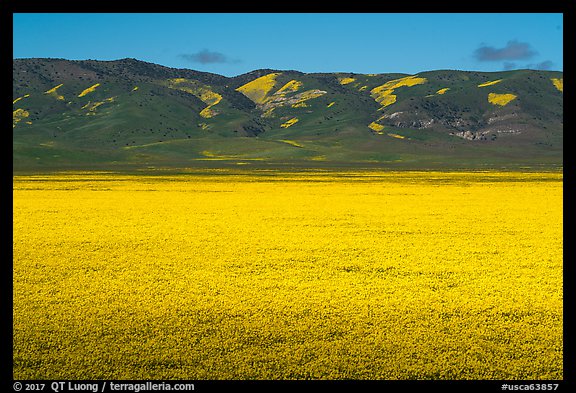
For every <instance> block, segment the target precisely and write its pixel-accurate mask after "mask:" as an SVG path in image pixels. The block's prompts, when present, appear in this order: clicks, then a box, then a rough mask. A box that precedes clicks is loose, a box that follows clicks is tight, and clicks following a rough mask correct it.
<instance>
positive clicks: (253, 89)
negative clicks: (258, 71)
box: [236, 72, 281, 104]
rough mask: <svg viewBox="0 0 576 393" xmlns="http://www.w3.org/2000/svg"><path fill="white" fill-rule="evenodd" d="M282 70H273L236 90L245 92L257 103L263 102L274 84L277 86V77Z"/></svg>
mask: <svg viewBox="0 0 576 393" xmlns="http://www.w3.org/2000/svg"><path fill="white" fill-rule="evenodd" d="M280 74H281V73H280V72H273V73H270V74H268V75H264V76H261V77H260V78H256V79H254V80H253V81H250V82H248V83H246V84H244V85H242V86H240V87H239V88H237V89H236V90H237V91H239V92H240V93H242V94H244V95H245V96H246V97H248V98H249V99H250V100H252V101H253V102H254V103H256V104H263V103H264V102H265V101H266V99H267V98H268V94H269V93H270V91H272V89H273V88H274V86H276V78H277V77H278V76H279V75H280Z"/></svg>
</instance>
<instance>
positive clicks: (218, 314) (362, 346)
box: [13, 170, 563, 380]
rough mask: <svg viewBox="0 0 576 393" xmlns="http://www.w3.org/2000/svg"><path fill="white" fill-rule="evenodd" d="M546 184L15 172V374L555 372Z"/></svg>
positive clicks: (527, 375)
mask: <svg viewBox="0 0 576 393" xmlns="http://www.w3.org/2000/svg"><path fill="white" fill-rule="evenodd" d="M562 187H563V186H562V174H561V173H514V172H506V173H504V172H502V173H500V172H452V173H448V172H446V173H444V172H376V171H358V172H353V171H349V172H330V171H316V172H292V173H288V172H285V173H282V172H276V171H272V170H262V171H260V172H250V171H242V170H236V171H234V170H213V171H205V170H204V171H202V170H190V171H188V172H185V173H181V174H173V175H169V174H162V173H159V174H155V175H150V174H146V175H144V174H139V175H137V174H135V175H129V174H112V173H93V172H92V173H68V174H49V175H26V176H14V177H13V196H14V203H13V223H14V234H13V247H14V249H13V277H14V278H13V280H14V281H13V282H14V311H13V315H14V322H13V323H14V325H13V327H14V336H13V344H14V350H13V361H14V363H13V374H14V378H15V379H99V378H102V379H170V378H172V379H192V380H195V379H561V378H562V377H563V375H562V356H563V341H562V313H563V311H562V287H563V283H562V263H563V261H562V249H563V237H562V235H563V233H562V223H563V216H562V210H563V209H562Z"/></svg>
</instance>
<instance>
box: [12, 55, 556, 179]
mask: <svg viewBox="0 0 576 393" xmlns="http://www.w3.org/2000/svg"><path fill="white" fill-rule="evenodd" d="M286 141H288V142H286ZM562 152H563V73H562V72H559V71H535V70H513V71H502V72H478V71H458V70H435V71H424V72H420V73H418V74H414V75H410V74H402V73H385V74H358V73H350V72H345V73H303V72H300V71H296V70H273V69H260V70H253V71H250V72H248V73H244V74H241V75H237V76H234V77H227V76H223V75H219V74H214V73H208V72H203V71H195V70H190V69H175V68H170V67H165V66H162V65H158V64H154V63H148V62H143V61H140V60H136V59H131V58H126V59H120V60H113V61H98V60H65V59H36V58H34V59H14V60H13V157H14V158H13V166H14V168H16V169H18V168H42V167H54V168H59V167H62V168H74V167H86V166H91V165H93V166H95V167H98V168H108V167H110V168H116V167H121V166H123V165H128V166H136V167H137V166H194V165H197V164H199V163H201V162H204V163H205V162H207V161H210V162H215V161H218V162H220V163H231V164H238V163H242V164H255V163H260V164H263V163H273V162H276V163H286V162H295V163H296V162H297V163H308V164H310V165H320V164H322V165H325V164H326V163H348V164H354V163H356V164H358V163H365V164H375V165H377V164H382V165H392V166H399V167H402V166H406V167H420V168H426V167H434V166H446V167H452V168H459V167H467V166H468V167H486V166H488V167H490V166H496V167H498V166H518V165H528V166H531V165H536V166H541V165H551V166H561V165H562Z"/></svg>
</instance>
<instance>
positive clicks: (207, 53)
mask: <svg viewBox="0 0 576 393" xmlns="http://www.w3.org/2000/svg"><path fill="white" fill-rule="evenodd" d="M179 56H180V57H181V58H182V59H184V60H187V61H189V62H191V63H200V64H223V63H229V64H236V63H240V60H238V59H231V58H229V57H228V56H226V55H225V54H223V53H220V52H215V51H211V50H208V49H203V50H201V51H200V52H196V53H182V54H180V55H179Z"/></svg>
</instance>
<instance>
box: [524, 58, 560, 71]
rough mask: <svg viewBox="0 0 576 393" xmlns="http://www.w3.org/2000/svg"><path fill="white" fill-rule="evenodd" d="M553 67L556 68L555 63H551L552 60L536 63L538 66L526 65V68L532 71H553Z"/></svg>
mask: <svg viewBox="0 0 576 393" xmlns="http://www.w3.org/2000/svg"><path fill="white" fill-rule="evenodd" d="M552 67H554V63H553V62H551V61H550V60H545V61H543V62H541V63H536V64H528V65H526V68H530V69H531V70H544V71H546V70H551V69H552Z"/></svg>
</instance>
